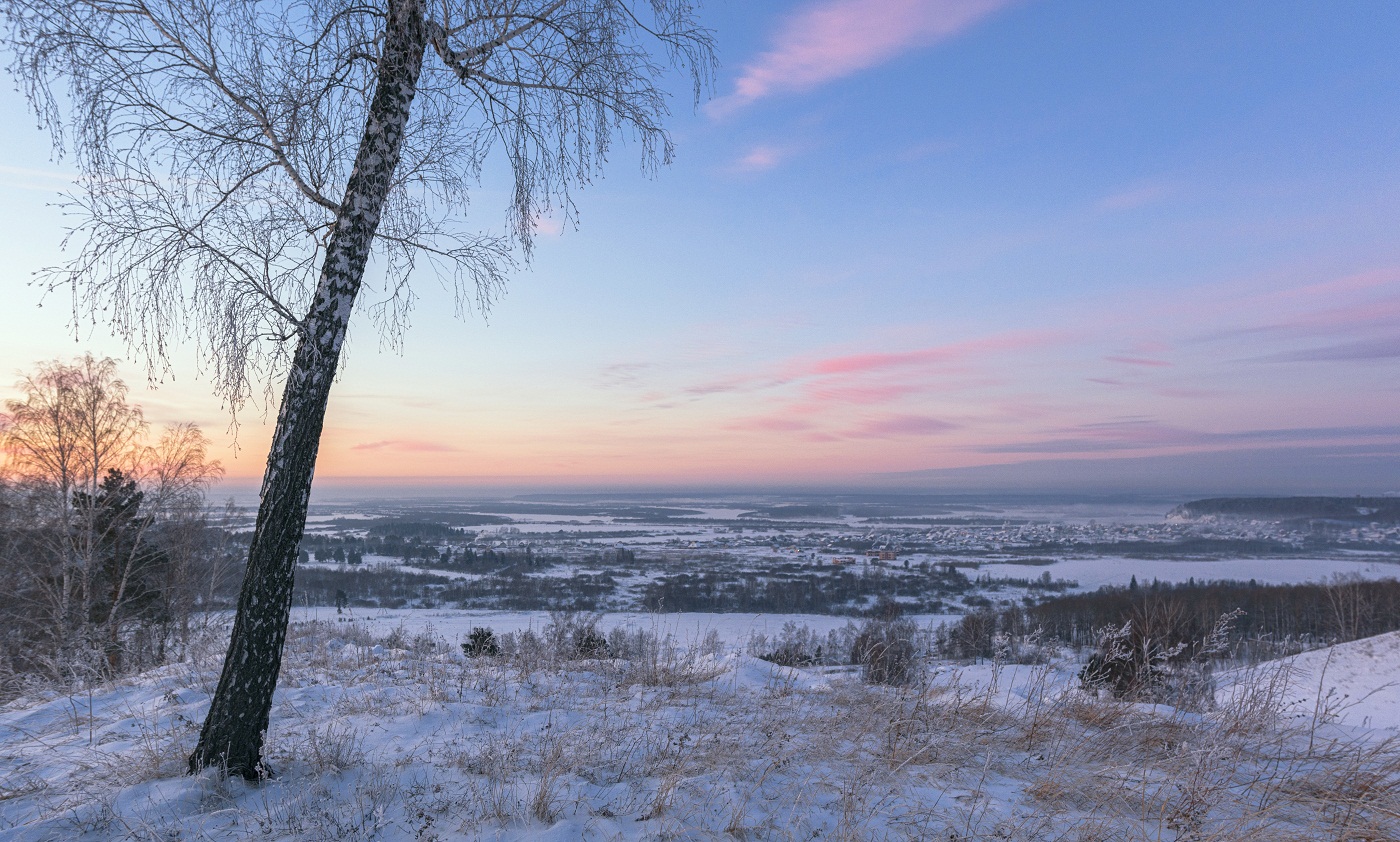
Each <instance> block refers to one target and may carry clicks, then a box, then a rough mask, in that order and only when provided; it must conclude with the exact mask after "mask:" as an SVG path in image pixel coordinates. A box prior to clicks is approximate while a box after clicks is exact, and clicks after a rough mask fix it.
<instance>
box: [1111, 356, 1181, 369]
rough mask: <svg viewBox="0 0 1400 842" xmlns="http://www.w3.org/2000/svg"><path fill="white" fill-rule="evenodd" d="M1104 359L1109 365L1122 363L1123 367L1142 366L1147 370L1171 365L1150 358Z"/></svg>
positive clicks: (1115, 357)
mask: <svg viewBox="0 0 1400 842" xmlns="http://www.w3.org/2000/svg"><path fill="white" fill-rule="evenodd" d="M1104 359H1105V360H1108V361H1109V362H1111V363H1122V364H1123V365H1135V366H1144V367H1147V368H1161V367H1164V366H1170V365H1171V363H1169V362H1167V361H1166V360H1156V359H1152V358H1150V357H1124V356H1111V357H1104Z"/></svg>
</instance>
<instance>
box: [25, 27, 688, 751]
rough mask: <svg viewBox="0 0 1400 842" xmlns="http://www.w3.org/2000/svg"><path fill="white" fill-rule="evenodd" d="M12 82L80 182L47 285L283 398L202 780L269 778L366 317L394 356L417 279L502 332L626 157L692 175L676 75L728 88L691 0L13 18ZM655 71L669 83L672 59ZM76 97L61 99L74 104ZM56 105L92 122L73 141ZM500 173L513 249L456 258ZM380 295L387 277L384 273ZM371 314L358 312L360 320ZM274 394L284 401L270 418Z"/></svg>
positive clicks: (154, 343) (160, 349) (507, 241)
mask: <svg viewBox="0 0 1400 842" xmlns="http://www.w3.org/2000/svg"><path fill="white" fill-rule="evenodd" d="M0 9H3V11H4V13H5V14H6V17H7V19H8V23H9V43H10V46H11V48H12V49H13V51H14V54H15V56H16V59H15V61H14V63H13V65H12V67H13V70H14V73H15V75H16V76H17V78H18V79H19V80H20V81H21V83H22V85H23V86H24V88H25V90H26V91H27V93H28V95H29V97H30V101H31V103H32V104H33V107H34V110H35V112H36V113H37V114H38V115H39V117H40V119H41V122H42V123H43V124H45V125H46V126H48V127H49V129H50V130H51V131H52V132H53V135H54V143H55V146H56V147H59V148H66V149H70V150H72V152H73V154H74V155H75V157H76V159H77V162H78V164H79V166H80V169H81V171H82V173H83V178H82V181H81V182H80V184H79V189H78V190H77V191H75V194H74V195H73V196H72V197H71V200H70V210H71V211H72V212H73V213H75V214H76V215H77V217H78V224H77V226H76V231H77V232H79V233H80V238H81V242H80V243H79V246H78V249H77V254H76V255H75V256H74V258H73V259H72V260H71V261H70V262H69V263H68V264H66V265H65V266H63V267H61V268H59V269H56V270H53V271H52V272H50V273H49V274H48V275H47V281H48V283H49V284H50V285H52V286H66V287H68V288H70V289H71V290H72V292H73V296H74V299H75V302H76V305H77V307H78V311H79V312H84V313H98V312H101V313H105V314H106V315H107V317H108V318H109V319H110V320H111V322H112V324H113V326H114V327H115V328H116V330H117V331H119V332H120V333H122V334H123V335H124V336H125V337H126V338H127V339H128V340H129V341H130V342H131V343H133V344H134V345H135V346H137V347H138V348H140V349H142V350H143V351H145V353H146V355H147V357H148V358H149V359H150V360H151V361H152V364H153V365H154V366H156V367H157V368H159V367H160V366H163V365H165V360H166V350H167V346H168V344H169V343H170V342H171V339H172V335H173V334H175V333H177V328H183V329H184V330H185V331H186V335H191V334H192V335H193V337H194V339H195V341H196V342H197V343H199V344H200V347H201V348H202V351H203V358H204V359H205V360H206V361H207V364H208V365H209V367H210V369H211V371H212V372H213V374H214V378H215V382H216V383H217V385H218V388H219V389H220V391H221V392H222V394H223V395H224V397H225V398H226V399H227V401H228V403H229V405H230V406H231V407H232V408H234V409H235V410H236V409H237V408H238V407H240V406H242V405H243V404H244V402H245V401H246V400H247V399H248V398H249V397H250V396H252V395H253V394H254V392H255V391H256V386H257V384H265V387H266V388H268V389H271V388H272V384H273V383H274V381H276V380H278V379H281V378H283V377H284V378H285V380H284V381H283V391H282V398H281V403H280V407H279V410H278V415H277V426H276V429H275V431H274V434H273V441H272V448H271V452H270V453H269V455H268V463H267V470H266V472H265V474H264V478H263V486H262V494H261V503H260V507H259V510H258V518H257V524H256V527H255V530H254V534H253V539H252V542H251V546H250V548H249V555H248V559H249V563H248V572H247V574H246V578H245V582H244V587H243V590H242V594H241V596H240V600H239V606H238V613H237V617H236V619H235V623H234V629H233V633H232V637H231V640H230V645H229V650H228V655H227V657H226V659H225V663H224V670H223V674H222V676H221V678H220V682H219V687H218V690H217V692H216V694H215V698H214V700H213V704H212V706H211V708H210V712H209V717H208V719H207V721H206V722H205V726H204V730H203V732H202V733H201V736H200V742H199V746H198V747H197V748H196V750H195V752H194V755H193V757H192V758H191V764H190V765H191V770H192V771H195V770H198V769H200V768H203V767H205V766H210V765H218V766H222V767H223V768H225V769H226V770H227V771H228V772H229V773H236V774H240V775H243V776H245V777H249V778H257V777H260V776H262V775H264V774H265V769H264V767H263V765H262V762H261V748H262V739H263V733H264V731H265V730H266V728H267V724H268V716H269V711H270V709H271V700H272V693H273V689H274V687H275V685H276V681H277V675H278V671H279V669H280V661H281V649H282V643H283V639H284V636H285V633H286V625H287V620H288V617H289V611H290V604H291V592H292V577H293V567H294V563H295V559H296V547H297V543H298V541H299V540H300V538H301V535H302V531H303V529H304V525H305V514H306V503H307V497H308V494H309V493H310V488H311V478H312V472H313V468H314V466H315V461H316V453H317V447H318V443H319V439H320V434H321V427H322V422H323V419H324V416H325V408H326V402H327V397H328V395H329V391H330V387H331V382H332V380H333V379H334V376H335V374H336V371H337V367H338V365H339V361H340V353H341V348H342V344H343V342H344V340H345V337H346V332H347V329H348V327H349V322H350V315H351V312H352V310H353V309H354V308H355V305H356V303H357V302H358V300H359V298H360V297H361V294H362V291H364V290H366V289H367V290H369V292H370V294H371V295H372V300H371V302H370V304H369V307H368V310H369V312H370V314H371V316H373V317H374V318H375V320H376V321H377V323H378V325H379V327H380V328H381V329H382V330H383V331H384V335H386V336H387V337H389V339H390V341H397V338H398V336H399V335H400V331H401V330H402V329H403V327H404V326H405V324H406V321H407V317H408V315H409V312H410V311H411V309H412V306H413V300H414V298H413V293H412V290H411V287H410V286H409V279H410V276H411V275H412V274H413V272H414V270H415V269H416V268H417V267H418V265H419V263H420V262H425V263H428V264H431V265H432V268H433V269H434V270H435V274H437V275H438V277H440V278H442V279H444V280H445V282H446V283H447V285H448V286H449V287H450V288H451V289H452V290H453V291H454V292H455V295H456V301H457V305H458V310H459V312H461V311H464V310H465V309H467V308H468V307H470V306H471V305H472V304H473V303H475V305H476V306H478V307H482V308H484V307H486V306H489V304H490V302H491V301H492V299H493V297H494V296H495V295H496V294H497V292H498V291H499V290H500V289H501V287H502V284H503V282H504V278H505V273H506V272H507V271H509V270H510V269H511V268H512V267H513V265H514V255H517V254H519V255H522V256H523V257H524V258H526V259H528V257H529V254H530V245H531V238H532V236H533V230H534V225H535V224H536V221H537V220H538V219H539V218H540V217H541V216H542V215H545V214H548V213H551V212H559V213H562V214H563V215H564V216H565V218H566V219H568V218H571V215H572V213H573V204H572V198H571V196H572V191H573V190H575V189H577V188H579V187H581V186H583V185H584V184H586V183H587V182H588V181H589V180H590V178H591V177H592V176H593V175H594V174H595V173H596V172H597V171H598V169H599V167H600V166H601V165H602V164H603V163H604V161H605V160H606V159H607V157H608V153H609V151H610V147H611V145H612V143H613V142H614V140H615V139H616V138H618V137H619V136H621V137H624V138H630V139H634V140H636V141H638V142H639V144H640V147H641V152H642V156H641V157H642V163H643V167H644V168H646V169H654V168H655V167H656V166H657V165H658V164H664V163H667V162H669V161H670V159H671V154H672V146H671V141H670V139H669V137H668V136H667V134H666V133H665V131H664V129H663V127H662V120H663V119H664V117H665V116H666V114H667V96H666V94H665V92H664V90H663V88H662V77H663V76H664V75H665V74H666V73H667V72H669V70H670V68H672V67H675V68H679V69H681V70H683V71H685V72H687V73H688V74H689V75H690V78H691V81H692V82H693V86H694V93H695V95H696V97H697V99H698V97H699V95H700V92H701V89H702V87H703V86H704V85H705V84H707V82H708V80H709V75H710V73H711V71H712V66H713V61H714V58H713V49H712V45H711V41H710V37H709V33H708V32H707V31H706V30H705V29H703V28H702V27H701V26H700V25H699V24H698V23H697V22H696V18H695V13H694V9H693V3H692V1H691V0H379V2H357V0H285V1H284V2H258V0H220V2H211V1H210V0H0ZM657 56H659V57H657ZM59 83H63V84H66V88H63V89H62V90H61V91H55V85H57V84H59ZM59 93H62V94H66V97H67V103H70V104H71V107H70V109H69V110H70V111H71V115H72V116H71V123H70V122H65V120H64V119H63V116H64V114H63V109H62V108H61V107H60V105H59V102H60V97H59ZM492 154H498V155H499V157H500V158H501V161H502V162H503V164H504V166H503V167H502V169H503V170H507V171H508V172H509V177H510V180H511V190H510V198H509V201H508V203H507V207H506V211H507V212H506V218H505V226H504V230H503V231H502V232H500V233H498V234H494V235H490V234H481V235H467V234H463V233H461V226H460V222H459V220H460V219H461V217H462V216H463V215H464V213H465V210H466V207H467V199H468V195H469V188H471V187H472V186H474V185H475V184H476V183H478V182H479V181H480V179H481V175H482V172H483V167H485V166H487V165H488V164H489V163H490V160H491V159H490V158H489V157H488V156H489V155H492ZM367 267H372V269H373V271H370V272H368V275H367ZM362 309H363V308H362ZM268 394H270V392H269V393H268Z"/></svg>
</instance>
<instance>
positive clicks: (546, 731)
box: [0, 609, 1400, 842]
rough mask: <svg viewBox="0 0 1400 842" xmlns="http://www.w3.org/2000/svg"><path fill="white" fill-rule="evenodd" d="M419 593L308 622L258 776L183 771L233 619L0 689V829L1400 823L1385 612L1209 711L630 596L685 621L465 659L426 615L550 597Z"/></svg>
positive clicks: (482, 619) (366, 831)
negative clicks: (888, 654) (884, 675)
mask: <svg viewBox="0 0 1400 842" xmlns="http://www.w3.org/2000/svg"><path fill="white" fill-rule="evenodd" d="M455 613H458V614H460V612H455ZM431 614H432V612H421V611H420V612H411V613H409V612H402V613H394V612H385V613H383V614H381V615H379V616H376V617H373V618H364V620H362V621H361V622H356V623H344V622H337V621H336V618H335V617H334V611H333V610H331V611H326V610H325V609H322V615H321V618H320V619H319V620H314V621H313V620H306V619H303V620H301V621H300V622H298V623H297V624H296V625H295V626H294V628H293V634H292V636H291V638H290V639H289V644H288V651H287V659H286V663H285V666H284V670H283V679H282V682H281V685H280V688H279V690H278V693H277V697H276V704H275V708H274V712H273V723H272V727H271V731H270V732H269V734H268V736H267V751H266V756H267V759H268V761H269V763H270V764H271V766H272V767H273V768H274V770H275V771H276V773H277V777H276V778H275V779H274V780H272V781H270V782H266V783H263V784H260V785H250V784H246V783H243V782H242V781H224V780H220V779H219V778H218V777H217V776H215V775H212V774H205V775H202V776H200V777H195V778H191V777H186V776H184V775H183V774H182V773H183V770H184V763H185V758H186V756H187V755H188V753H189V751H190V749H191V747H192V745H193V740H194V737H195V735H196V733H197V729H198V723H199V722H200V721H201V720H202V718H203V716H204V713H205V710H206V709H207V705H208V700H209V693H210V690H211V688H212V685H213V682H214V680H215V678H216V676H217V672H216V671H217V667H218V656H219V654H220V651H219V646H218V643H219V641H217V640H212V641H210V644H209V646H208V647H207V649H206V651H205V652H204V653H203V654H202V655H201V656H200V657H198V658H196V659H195V661H194V662H192V663H189V664H183V665H177V666H169V667H164V668H161V669H158V670H154V671H152V672H149V673H147V674H144V675H141V676H137V677H133V678H131V679H129V680H125V681H122V682H119V683H117V684H115V685H112V686H104V687H98V688H94V689H93V690H92V691H91V692H84V693H82V694H79V695H60V694H55V693H48V694H44V693H36V694H34V695H31V696H29V697H26V698H23V699H20V700H16V701H14V702H12V703H10V704H8V705H6V706H4V707H3V708H0V840H4V841H5V842H9V841H10V840H16V841H17V840H67V839H87V840H107V839H130V840H194V839H210V840H225V839H234V840H253V839H259V840H262V839H267V840H337V842H341V841H342V840H361V839H363V840H368V839H384V840H444V842H445V840H462V839H468V840H477V839H481V840H532V841H533V840H583V839H588V840H593V839H596V840H643V839H677V840H679V839H694V840H700V839H784V840H788V839H790V840H797V839H804V840H806V839H849V840H856V839H891V840H895V839H899V840H904V839H920V840H923V839H929V840H932V839H938V840H972V839H987V840H992V839H1003V840H1004V839H1018V840H1173V839H1175V840H1185V839H1192V840H1221V842H1223V841H1224V840H1245V839H1259V840H1275V839H1277V840H1301V839H1356V840H1361V839H1369V840H1379V839H1394V838H1397V836H1400V786H1397V784H1400V780H1397V776H1400V749H1397V747H1396V745H1395V743H1394V736H1393V735H1394V733H1395V729H1396V728H1397V726H1400V694H1397V693H1396V692H1394V691H1393V689H1392V688H1390V687H1389V686H1388V683H1389V682H1390V681H1391V680H1392V677H1393V676H1395V675H1396V674H1397V667H1400V636H1396V635H1385V636H1382V637H1379V638H1374V639H1371V640H1367V641H1357V642H1355V643H1351V644H1345V645H1343V646H1339V647H1334V648H1333V649H1332V650H1324V651H1320V652H1313V653H1308V654H1305V655H1302V656H1298V657H1297V658H1295V659H1293V661H1292V662H1291V671H1289V672H1280V671H1279V670H1280V668H1278V667H1272V668H1271V667H1266V668H1264V669H1262V670H1255V671H1251V672H1249V673H1235V674H1232V675H1230V676H1226V677H1225V678H1226V680H1225V681H1224V682H1223V686H1222V690H1221V692H1220V694H1219V695H1220V700H1221V704H1220V706H1219V707H1218V708H1216V709H1214V710H1210V711H1206V712H1203V713H1202V712H1194V713H1193V712H1185V711H1176V710H1172V709H1170V708H1166V707H1163V706H1150V705H1141V704H1129V703H1122V702H1113V701H1108V700H1103V699H1098V698H1096V697H1093V696H1090V695H1088V694H1086V693H1084V692H1083V691H1080V690H1078V689H1076V687H1075V683H1076V682H1075V681H1074V675H1075V670H1076V665H1075V664H1072V663H1067V662H1066V663H1060V664H1055V665H1050V666H1046V667H1030V666H1014V665H1001V664H985V665H981V666H976V667H964V668H954V667H952V666H951V665H931V667H930V670H929V674H928V676H927V678H926V679H925V680H923V681H920V682H918V683H916V684H914V685H913V686H909V687H902V688H891V687H881V686H872V685H868V684H865V683H863V682H862V681H861V680H860V678H859V676H858V675H857V674H855V673H853V672H851V671H849V670H840V669H837V670H829V669H828V670H810V671H808V670H796V669H790V668H786V667H780V666H776V665H773V664H769V663H767V662H764V661H759V660H755V659H753V658H751V657H748V656H747V655H745V654H743V652H742V649H741V645H740V644H741V640H740V638H741V637H742V635H743V634H744V633H746V632H747V631H750V630H753V629H755V628H758V627H759V626H760V624H761V623H766V624H767V625H762V628H765V629H767V633H772V632H773V631H776V628H775V627H774V626H773V625H772V623H779V626H778V627H780V624H781V622H784V621H786V620H788V619H791V618H790V617H773V618H767V619H765V618H763V617H761V616H753V615H738V616H734V615H723V616H721V615H706V616H701V615H681V616H666V617H664V618H653V617H650V616H647V615H643V616H639V617H624V616H613V617H610V618H608V619H607V620H606V621H605V622H608V623H613V624H624V625H625V624H628V623H630V624H631V625H632V626H633V627H634V628H639V629H641V630H643V631H647V630H648V629H649V628H650V629H651V630H652V631H654V632H657V633H659V634H660V635H661V636H664V635H665V634H666V633H671V634H674V635H676V638H677V639H676V644H675V645H673V646H669V647H668V646H664V645H659V643H658V645H655V646H653V647H652V648H651V649H647V650H646V651H645V652H644V653H643V654H639V655H635V656H634V657H632V658H630V659H613V660H582V659H571V658H567V657H564V655H563V654H561V653H560V652H558V651H543V652H542V651H535V652H533V653H532V654H530V655H528V656H525V655H517V656H515V657H500V658H476V659H469V658H466V657H465V656H463V654H462V653H461V651H460V650H459V649H458V648H457V647H456V646H455V645H444V643H450V641H444V640H442V639H439V640H437V641H434V640H432V639H431V635H428V634H424V632H426V631H428V626H429V624H431V626H432V631H433V632H435V633H436V634H437V635H439V636H440V638H450V637H453V636H456V635H459V634H461V633H462V630H464V629H468V628H469V627H470V625H490V626H492V627H494V628H495V629H496V630H497V631H498V632H505V631H510V630H513V629H514V630H519V629H526V628H532V627H533V628H535V629H539V628H541V627H542V617H541V616H536V615H530V614H519V615H505V614H489V615H470V616H462V617H457V618H453V617H451V616H448V615H446V614H444V615H441V616H436V617H434V616H430V615H431ZM804 619H806V620H807V621H808V622H813V621H814V620H815V618H804ZM821 619H822V620H824V621H829V622H839V623H844V622H845V620H844V618H821ZM365 620H367V621H368V622H366V621H365ZM647 623H655V624H658V625H654V626H650V627H648V626H647ZM415 624H416V625H415ZM400 626H402V630H400ZM692 630H693V632H694V633H692ZM709 631H714V632H715V634H714V635H709V634H708V632H709ZM717 638H718V643H717V640H716V639H717ZM648 639H650V640H652V641H653V642H656V638H648ZM639 651H640V650H639ZM1309 694H1311V695H1309ZM1340 694H1345V698H1346V699H1347V700H1350V701H1351V702H1353V704H1351V707H1350V710H1346V709H1345V707H1346V706H1345V705H1338V704H1335V703H1334V701H1333V700H1335V699H1336V698H1337V697H1338V696H1339V695H1340ZM1319 695H1320V698H1321V699H1322V702H1321V703H1319V702H1318V701H1317V700H1318V698H1319ZM1310 700H1311V704H1310Z"/></svg>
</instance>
